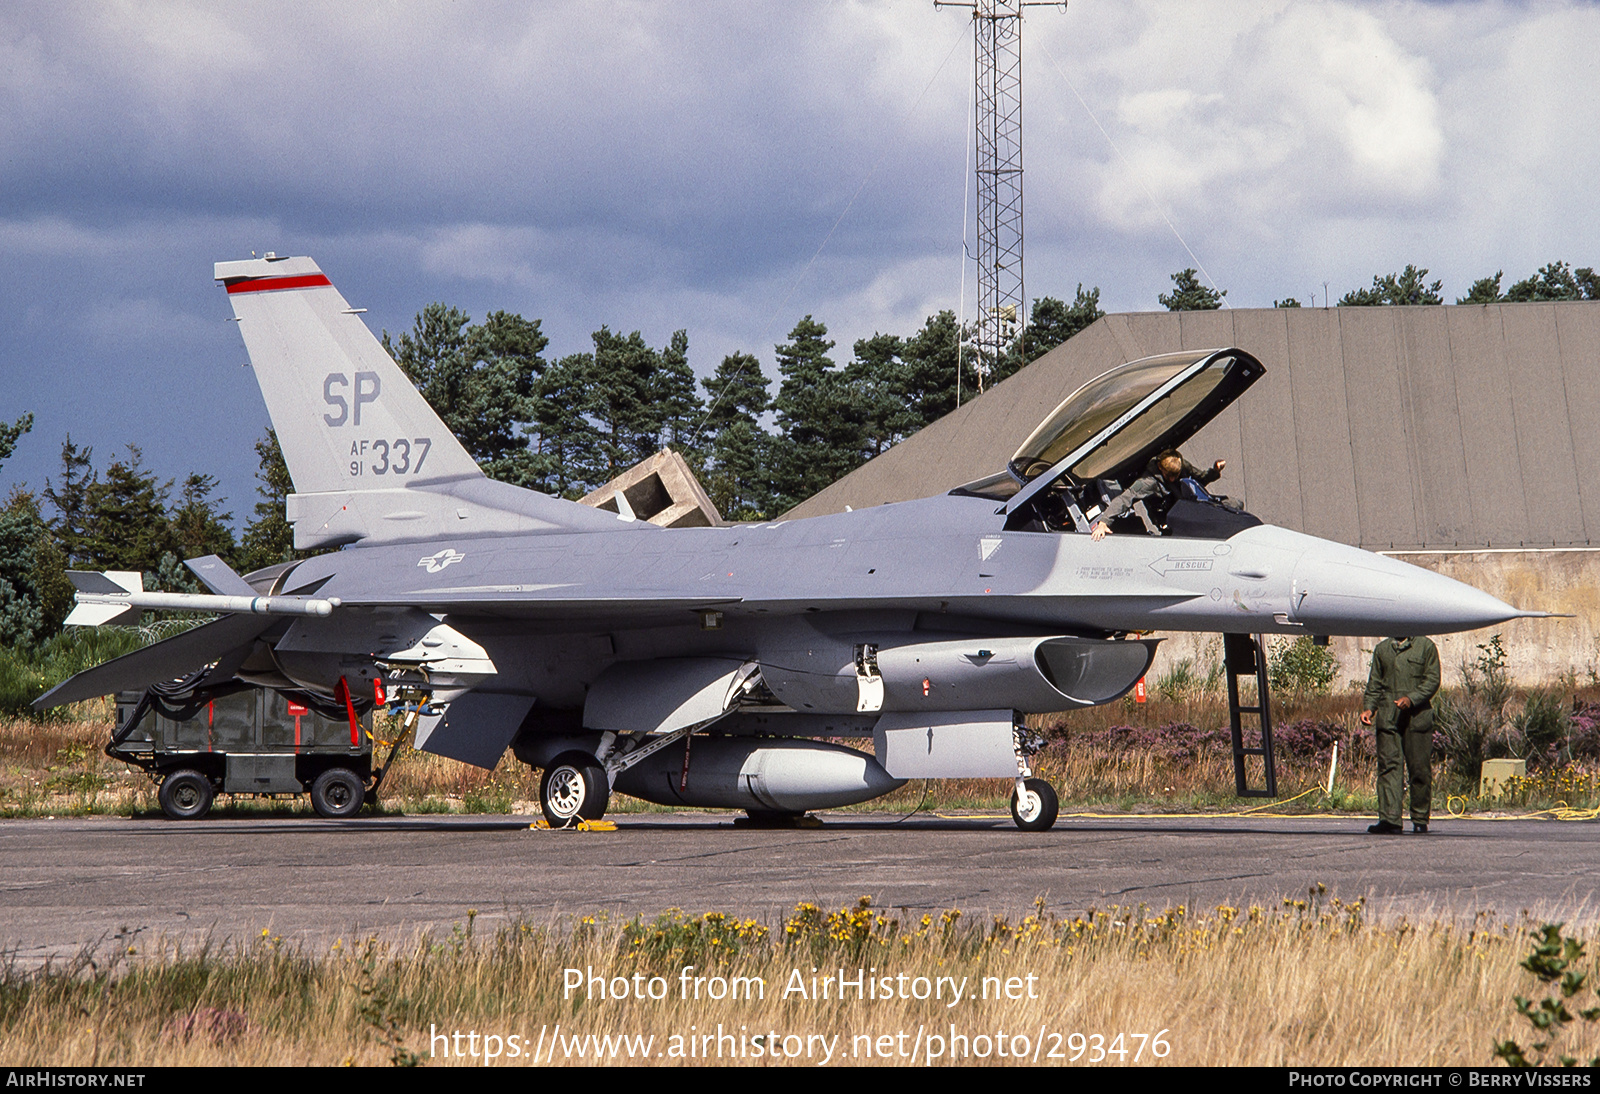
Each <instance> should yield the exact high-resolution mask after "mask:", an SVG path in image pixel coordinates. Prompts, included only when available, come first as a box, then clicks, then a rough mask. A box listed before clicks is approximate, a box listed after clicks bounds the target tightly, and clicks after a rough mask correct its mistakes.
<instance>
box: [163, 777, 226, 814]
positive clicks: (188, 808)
mask: <svg viewBox="0 0 1600 1094" xmlns="http://www.w3.org/2000/svg"><path fill="white" fill-rule="evenodd" d="M156 797H157V799H158V800H159V801H160V802H161V811H162V812H163V813H165V814H166V815H167V816H169V817H171V818H172V819H173V820H199V819H200V818H201V817H203V816H205V815H206V814H207V813H209V812H211V799H212V797H213V794H212V791H211V780H210V779H208V778H206V777H205V776H204V775H202V774H200V772H198V771H195V770H194V769H193V768H187V767H186V768H184V769H182V770H181V771H173V772H170V773H169V774H168V775H167V777H166V778H164V779H162V780H161V790H160V792H159V793H158V794H157V795H156Z"/></svg>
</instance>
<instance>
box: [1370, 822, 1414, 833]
mask: <svg viewBox="0 0 1600 1094" xmlns="http://www.w3.org/2000/svg"><path fill="white" fill-rule="evenodd" d="M1367 831H1368V832H1371V833H1372V834H1373V835H1374V836H1398V835H1399V834H1400V833H1402V832H1404V831H1405V829H1404V828H1403V827H1401V826H1400V825H1398V824H1394V823H1391V822H1390V821H1386V820H1380V821H1379V822H1378V823H1377V824H1373V825H1369V826H1368V827H1367Z"/></svg>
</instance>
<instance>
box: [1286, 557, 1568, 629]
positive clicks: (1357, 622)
mask: <svg viewBox="0 0 1600 1094" xmlns="http://www.w3.org/2000/svg"><path fill="white" fill-rule="evenodd" d="M1294 576H1295V585H1294V594H1293V596H1294V599H1295V601H1296V603H1295V605H1294V608H1293V611H1292V612H1291V615H1292V616H1293V618H1294V620H1295V621H1296V622H1297V623H1301V624H1303V625H1304V626H1305V628H1306V629H1307V630H1308V631H1311V632H1312V633H1314V634H1358V635H1360V634H1365V635H1375V634H1381V635H1392V634H1445V633H1448V632H1451V631H1470V630H1476V629H1477V628H1479V627H1489V626H1493V625H1494V624H1496V623H1503V622H1505V621H1506V620H1508V619H1517V618H1522V617H1527V616H1542V615H1544V614H1545V613H1544V612H1525V611H1520V610H1518V609H1517V608H1513V607H1512V606H1511V605H1510V604H1507V603H1505V602H1504V601H1502V600H1498V599H1496V598H1495V597H1492V596H1490V595H1489V594H1488V593H1486V592H1482V591H1481V590H1478V589H1474V588H1473V587H1472V586H1471V585H1463V584H1462V583H1461V582H1459V581H1455V580H1453V579H1451V578H1448V577H1443V576H1441V575H1439V574H1436V573H1433V572H1432V571H1431V570H1424V569H1422V568H1421V567H1418V566H1412V565H1410V564H1409V563H1405V562H1399V561H1397V560H1395V559H1392V558H1385V557H1383V556H1382V555H1375V554H1371V553H1369V552H1367V551H1362V550H1359V549H1357V548H1355V547H1346V546H1344V545H1343V544H1339V543H1330V542H1328V541H1326V540H1319V541H1317V543H1316V545H1315V546H1314V547H1311V548H1310V549H1308V550H1307V551H1306V553H1305V554H1304V555H1302V556H1301V558H1300V561H1299V563H1298V564H1297V565H1296V566H1295V574H1294Z"/></svg>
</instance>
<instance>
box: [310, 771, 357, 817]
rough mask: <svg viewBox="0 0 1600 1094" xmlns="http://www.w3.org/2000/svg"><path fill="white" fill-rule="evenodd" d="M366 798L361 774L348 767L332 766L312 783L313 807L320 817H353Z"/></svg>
mask: <svg viewBox="0 0 1600 1094" xmlns="http://www.w3.org/2000/svg"><path fill="white" fill-rule="evenodd" d="M366 800H367V788H366V787H365V786H364V785H362V782H361V776H359V775H357V774H356V773H355V772H354V771H351V770H350V769H349V768H348V767H330V768H328V770H326V771H324V772H323V773H322V774H320V775H318V776H317V777H316V780H315V781H314V782H313V783H312V784H311V808H312V809H315V810H316V811H317V816H319V817H330V818H337V817H353V816H355V815H356V814H357V813H359V812H361V807H362V805H364V804H365V803H366Z"/></svg>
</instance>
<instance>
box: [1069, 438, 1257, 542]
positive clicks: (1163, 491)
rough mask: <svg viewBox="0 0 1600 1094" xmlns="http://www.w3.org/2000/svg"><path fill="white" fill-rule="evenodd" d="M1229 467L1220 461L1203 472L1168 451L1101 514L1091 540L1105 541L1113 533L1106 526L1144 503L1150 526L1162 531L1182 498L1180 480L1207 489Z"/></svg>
mask: <svg viewBox="0 0 1600 1094" xmlns="http://www.w3.org/2000/svg"><path fill="white" fill-rule="evenodd" d="M1227 466H1228V461H1227V460H1218V461H1217V462H1216V463H1214V464H1212V465H1211V466H1210V467H1208V468H1206V469H1205V470H1204V471H1202V470H1200V469H1199V468H1198V467H1196V466H1195V465H1194V464H1192V463H1190V462H1189V461H1188V460H1186V459H1184V458H1183V456H1182V455H1180V454H1179V453H1178V452H1177V450H1175V449H1171V448H1169V449H1167V450H1166V451H1165V452H1163V453H1161V454H1160V455H1159V456H1157V457H1155V459H1153V460H1151V461H1150V466H1149V467H1147V468H1146V469H1145V474H1144V477H1143V478H1139V479H1135V480H1134V483H1133V485H1132V486H1130V487H1128V488H1127V489H1126V490H1124V491H1123V492H1122V493H1120V494H1118V495H1117V496H1116V497H1115V498H1113V499H1111V504H1110V505H1108V506H1106V511H1105V512H1104V513H1102V514H1100V519H1099V520H1098V521H1096V522H1095V526H1094V528H1092V529H1091V530H1090V538H1092V539H1096V540H1099V539H1104V538H1105V537H1106V535H1107V534H1108V533H1109V532H1110V531H1111V525H1110V524H1109V523H1107V522H1108V521H1113V520H1116V519H1117V518H1118V517H1125V516H1127V515H1128V514H1129V513H1131V512H1132V511H1133V507H1134V505H1135V504H1137V503H1138V502H1141V501H1142V502H1144V503H1145V509H1146V510H1148V511H1149V513H1150V522H1151V523H1152V524H1154V525H1155V526H1156V527H1157V528H1160V527H1161V526H1163V525H1165V524H1166V523H1167V510H1169V509H1171V508H1172V503H1173V502H1175V501H1177V500H1178V499H1179V498H1180V497H1182V496H1183V491H1182V489H1181V488H1180V487H1179V486H1178V482H1179V480H1180V479H1193V480H1194V481H1195V482H1197V483H1199V484H1200V485H1201V486H1205V485H1206V484H1207V483H1212V482H1216V481H1217V479H1219V478H1220V477H1221V476H1222V469H1223V468H1224V467H1227Z"/></svg>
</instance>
